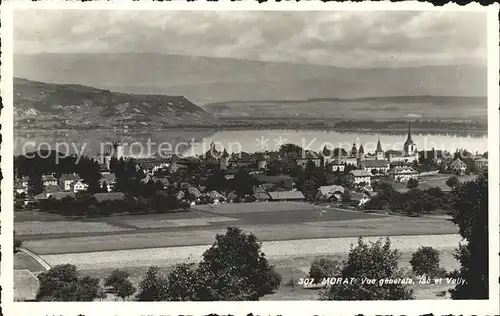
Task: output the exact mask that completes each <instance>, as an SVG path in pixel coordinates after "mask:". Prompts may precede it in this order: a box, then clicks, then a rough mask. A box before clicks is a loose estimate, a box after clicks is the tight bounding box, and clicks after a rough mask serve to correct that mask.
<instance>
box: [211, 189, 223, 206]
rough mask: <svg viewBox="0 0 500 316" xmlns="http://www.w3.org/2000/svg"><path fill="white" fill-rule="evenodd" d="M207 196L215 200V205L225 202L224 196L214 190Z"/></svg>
mask: <svg viewBox="0 0 500 316" xmlns="http://www.w3.org/2000/svg"><path fill="white" fill-rule="evenodd" d="M207 196H208V197H209V198H211V199H212V200H213V203H214V204H217V203H219V202H222V201H223V200H224V195H222V194H220V193H219V192H217V191H215V190H212V191H210V192H208V193H207Z"/></svg>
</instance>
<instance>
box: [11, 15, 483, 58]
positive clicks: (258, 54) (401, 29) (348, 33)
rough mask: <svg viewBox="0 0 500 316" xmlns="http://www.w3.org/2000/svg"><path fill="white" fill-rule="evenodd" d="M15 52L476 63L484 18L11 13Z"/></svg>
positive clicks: (479, 52) (481, 43)
mask: <svg viewBox="0 0 500 316" xmlns="http://www.w3.org/2000/svg"><path fill="white" fill-rule="evenodd" d="M14 26H15V29H14V44H15V45H14V47H15V52H16V53H40V52H52V53H104V52H106V53H115V52H155V53H166V54H172V53H174V54H184V55H202V56H211V57H234V58H247V59H256V60H267V61H287V62H301V63H313V64H328V65H337V66H356V67H372V66H405V65H415V64H455V63H473V64H484V62H485V59H486V15H485V13H472V12H439V11H426V12H419V11H387V12H381V11H377V12H367V11H362V12H356V11H346V12H339V11H321V12H320V11H303V12H298V11H267V12H260V11H246V12H245V11H217V12H216V11H130V10H123V11H107V10H103V11H95V10H92V11H90V10H82V11H68V10H61V11H54V10H36V11H33V10H30V11H16V12H15V15H14Z"/></svg>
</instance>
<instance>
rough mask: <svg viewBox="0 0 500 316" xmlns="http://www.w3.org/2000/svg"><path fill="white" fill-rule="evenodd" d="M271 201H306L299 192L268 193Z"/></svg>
mask: <svg viewBox="0 0 500 316" xmlns="http://www.w3.org/2000/svg"><path fill="white" fill-rule="evenodd" d="M268 194H269V197H270V200H271V201H303V200H305V199H306V197H305V196H304V194H302V192H300V191H273V192H268Z"/></svg>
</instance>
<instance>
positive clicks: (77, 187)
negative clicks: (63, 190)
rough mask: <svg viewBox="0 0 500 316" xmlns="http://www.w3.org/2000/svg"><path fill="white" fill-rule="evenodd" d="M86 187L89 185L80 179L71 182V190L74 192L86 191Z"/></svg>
mask: <svg viewBox="0 0 500 316" xmlns="http://www.w3.org/2000/svg"><path fill="white" fill-rule="evenodd" d="M88 188H89V185H88V184H86V183H83V181H82V180H78V181H76V182H73V183H72V184H71V191H73V192H74V193H77V192H81V191H87V189H88Z"/></svg>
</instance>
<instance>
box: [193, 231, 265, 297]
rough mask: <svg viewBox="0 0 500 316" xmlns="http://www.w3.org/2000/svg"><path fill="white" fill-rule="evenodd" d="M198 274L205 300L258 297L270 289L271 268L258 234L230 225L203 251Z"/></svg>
mask: <svg viewBox="0 0 500 316" xmlns="http://www.w3.org/2000/svg"><path fill="white" fill-rule="evenodd" d="M198 276H199V278H200V284H201V286H199V289H198V291H197V292H198V293H197V297H198V299H200V300H202V301H216V300H258V298H259V297H261V296H263V295H264V294H266V292H267V291H268V288H267V284H268V282H269V281H270V279H271V267H270V266H269V263H268V261H267V259H266V257H265V255H264V253H263V252H262V250H261V244H260V243H259V242H258V241H257V238H256V237H255V235H253V234H251V233H250V234H244V233H243V232H242V230H241V229H239V228H236V227H229V228H228V229H227V231H226V233H225V234H224V235H222V234H218V235H217V236H216V238H215V243H214V244H213V245H212V247H210V248H209V249H208V250H207V251H205V252H204V253H203V260H202V261H201V262H200V264H199V267H198Z"/></svg>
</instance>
